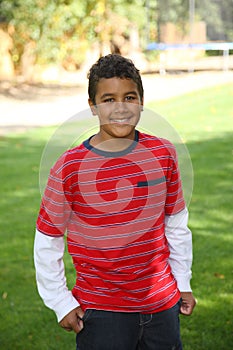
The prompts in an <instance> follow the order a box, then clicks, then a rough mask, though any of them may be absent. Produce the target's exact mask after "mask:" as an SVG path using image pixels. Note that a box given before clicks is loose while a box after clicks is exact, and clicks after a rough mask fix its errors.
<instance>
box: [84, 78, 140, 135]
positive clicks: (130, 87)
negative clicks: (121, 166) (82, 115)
mask: <svg viewBox="0 0 233 350" xmlns="http://www.w3.org/2000/svg"><path fill="white" fill-rule="evenodd" d="M95 100H96V101H95V102H96V104H95V105H94V103H93V102H92V101H91V100H89V105H90V107H91V110H92V113H93V114H94V115H98V117H99V121H100V131H99V134H98V135H99V141H107V140H110V139H115V138H127V139H131V140H133V139H134V131H135V126H136V125H137V123H138V121H139V118H140V113H141V110H142V106H143V101H142V100H141V99H140V96H139V92H138V88H137V85H136V83H135V82H134V81H133V80H132V79H126V78H124V79H121V78H117V77H114V78H109V79H105V78H102V79H101V80H100V81H99V82H98V84H97V91H96V96H95Z"/></svg>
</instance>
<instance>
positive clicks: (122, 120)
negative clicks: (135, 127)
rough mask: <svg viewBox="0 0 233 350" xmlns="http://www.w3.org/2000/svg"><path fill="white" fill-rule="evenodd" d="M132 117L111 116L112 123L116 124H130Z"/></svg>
mask: <svg viewBox="0 0 233 350" xmlns="http://www.w3.org/2000/svg"><path fill="white" fill-rule="evenodd" d="M130 120H131V118H111V119H110V123H114V124H120V125H122V124H130Z"/></svg>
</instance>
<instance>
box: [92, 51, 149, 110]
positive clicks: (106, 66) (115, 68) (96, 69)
mask: <svg viewBox="0 0 233 350" xmlns="http://www.w3.org/2000/svg"><path fill="white" fill-rule="evenodd" d="M114 77H117V78H121V79H123V78H124V79H132V80H133V81H134V82H135V84H136V85H137V88H138V92H139V96H140V98H141V100H143V94H144V91H143V86H142V80H141V76H140V73H139V70H138V69H137V68H136V67H135V66H134V64H133V62H132V61H131V60H129V59H127V58H125V57H122V56H120V55H116V54H109V55H107V56H104V57H101V58H100V59H99V60H98V61H97V62H96V63H95V64H94V65H93V66H92V67H91V69H90V71H89V73H88V79H89V85H88V94H89V99H90V100H91V101H92V103H93V104H96V102H95V96H96V92H97V85H98V82H99V81H100V79H103V78H104V79H109V78H114Z"/></svg>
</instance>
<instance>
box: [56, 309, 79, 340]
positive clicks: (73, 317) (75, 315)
mask: <svg viewBox="0 0 233 350" xmlns="http://www.w3.org/2000/svg"><path fill="white" fill-rule="evenodd" d="M83 315H84V312H83V310H82V309H81V307H80V306H79V307H76V308H75V309H73V310H72V311H70V312H69V313H68V314H67V315H66V316H65V317H64V318H63V319H62V320H61V321H60V322H59V324H60V326H61V327H62V328H64V329H65V330H66V331H67V332H71V331H74V332H75V333H79V332H80V331H81V330H82V329H83V327H84V326H83V321H82V317H83Z"/></svg>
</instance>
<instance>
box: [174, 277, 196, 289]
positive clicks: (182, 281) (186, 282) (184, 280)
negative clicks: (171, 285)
mask: <svg viewBox="0 0 233 350" xmlns="http://www.w3.org/2000/svg"><path fill="white" fill-rule="evenodd" d="M174 277H175V279H176V282H177V287H178V289H179V291H180V292H192V288H191V285H190V280H191V274H190V275H189V276H174Z"/></svg>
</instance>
